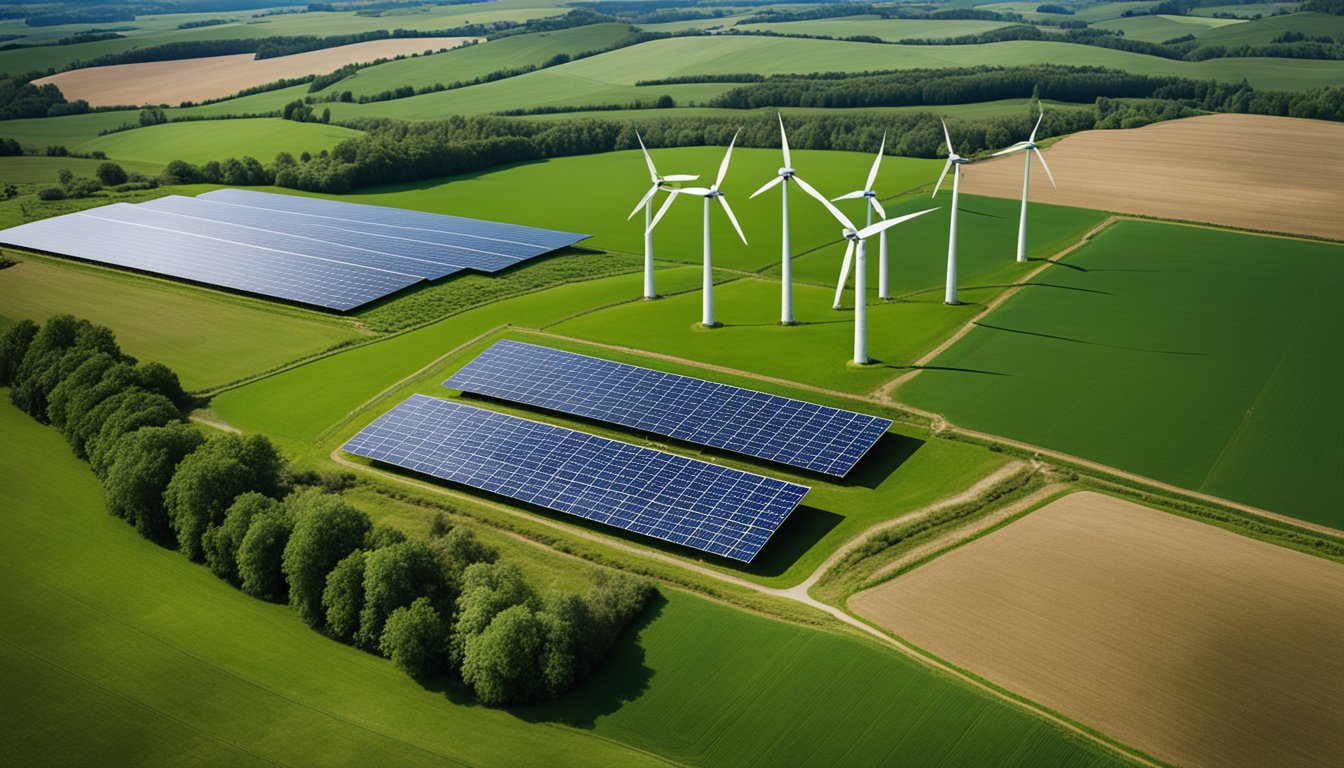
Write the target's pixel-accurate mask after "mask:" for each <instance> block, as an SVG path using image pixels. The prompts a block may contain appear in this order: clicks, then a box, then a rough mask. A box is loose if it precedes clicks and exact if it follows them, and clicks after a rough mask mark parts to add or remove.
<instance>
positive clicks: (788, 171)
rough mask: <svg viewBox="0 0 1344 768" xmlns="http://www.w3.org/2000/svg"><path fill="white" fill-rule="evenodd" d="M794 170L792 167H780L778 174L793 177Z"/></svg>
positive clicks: (788, 177)
mask: <svg viewBox="0 0 1344 768" xmlns="http://www.w3.org/2000/svg"><path fill="white" fill-rule="evenodd" d="M793 174H794V170H793V169H792V168H780V169H779V175H780V176H783V177H784V178H786V179H791V178H793Z"/></svg>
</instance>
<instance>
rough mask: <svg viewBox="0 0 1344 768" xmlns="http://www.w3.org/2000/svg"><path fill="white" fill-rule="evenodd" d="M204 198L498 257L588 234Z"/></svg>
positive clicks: (232, 196) (221, 194) (321, 203)
mask: <svg viewBox="0 0 1344 768" xmlns="http://www.w3.org/2000/svg"><path fill="white" fill-rule="evenodd" d="M201 199H203V200H209V201H211V202H217V203H228V204H230V205H241V206H250V207H254V208H267V209H270V210H275V211H286V212H288V213H293V214H302V215H305V216H313V217H320V218H325V219H328V220H332V221H339V222H343V223H342V224H340V225H339V226H341V227H343V228H349V227H353V226H354V225H356V224H358V225H359V226H358V227H356V228H358V229H365V226H367V225H373V226H376V227H390V228H394V229H399V230H401V231H402V232H403V233H404V234H405V236H407V237H418V236H420V235H419V234H415V233H424V232H438V233H441V234H445V235H451V236H453V237H454V241H453V242H454V243H456V244H458V245H469V246H471V247H473V248H480V249H483V250H487V251H491V252H494V253H499V254H503V255H506V256H512V257H514V258H515V259H518V260H522V259H529V258H532V257H533V256H538V255H540V254H542V253H546V252H548V251H553V250H555V249H557V248H563V247H565V246H568V245H573V244H574V243H577V242H579V241H580V240H584V239H586V238H587V237H588V235H581V234H578V233H574V232H560V231H557V230H552V229H538V228H536V227H525V226H521V225H518V224H504V223H501V222H496V221H482V220H480V219H467V218H463V217H461V216H448V215H445V214H439V213H424V212H422V211H408V210H404V209H400V208H385V207H383V206H378V205H361V204H359V203H347V202H344V201H339V200H326V199H323V198H317V197H302V196H298V195H278V194H273V193H268V192H253V191H251V190H244V189H220V190H216V191H214V192H207V193H205V194H203V195H201Z"/></svg>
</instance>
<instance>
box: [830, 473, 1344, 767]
mask: <svg viewBox="0 0 1344 768" xmlns="http://www.w3.org/2000/svg"><path fill="white" fill-rule="evenodd" d="M1341 595H1344V565H1340V564H1339V563H1334V562H1330V561H1327V560H1324V559H1321V558H1318V557H1313V556H1311V555H1307V554H1303V553H1299V552H1292V551H1289V550H1287V549H1283V548H1281V547H1276V546H1273V545H1270V544H1266V543H1263V542H1259V541H1255V540H1252V539H1249V538H1244V537H1241V536H1238V535H1236V534H1234V533H1230V532H1228V531H1223V530H1219V529H1218V528H1215V527H1213V526H1209V525H1204V524H1202V523H1199V522H1196V521H1193V520H1188V519H1185V518H1181V517H1177V516H1176V515H1172V514H1168V513H1165V512H1159V511H1157V510H1155V509H1150V508H1148V507H1143V506H1139V505H1137V504H1134V503H1131V502H1127V501H1122V500H1120V499H1116V498H1112V497H1110V496H1103V495H1100V494H1096V493H1075V494H1072V495H1070V496H1066V497H1064V498H1063V499H1060V500H1058V501H1055V502H1053V503H1051V504H1049V505H1047V506H1045V507H1044V508H1042V509H1040V510H1037V511H1036V512H1033V513H1031V514H1029V515H1027V516H1026V517H1025V518H1023V519H1021V520H1018V521H1016V522H1013V523H1011V524H1010V525H1008V526H1007V527H1005V528H1003V529H1001V530H999V531H996V532H994V533H992V534H990V535H989V536H986V537H984V538H981V539H978V540H976V541H973V542H971V543H970V544H968V545H966V546H964V547H961V548H959V549H956V550H953V551H952V552H950V553H948V554H946V555H943V556H941V557H939V558H938V559H936V560H934V561H932V562H931V563H929V564H927V565H924V566H921V567H920V568H917V569H915V570H914V571H911V572H910V573H907V574H905V575H904V576H900V577H898V578H896V579H894V580H892V581H890V582H887V583H886V584H883V585H881V586H878V587H876V588H874V589H871V590H869V591H867V592H861V593H859V594H858V595H855V596H854V597H853V598H851V599H850V605H851V606H852V607H853V609H854V610H855V611H857V612H858V613H860V614H861V615H863V616H865V617H867V618H869V619H870V620H872V621H874V622H876V623H877V624H880V625H881V626H883V627H885V628H887V629H889V630H890V631H892V632H893V633H895V634H897V635H899V636H901V637H903V638H905V639H907V640H909V641H910V642H912V643H915V644H916V645H918V646H920V647H922V648H924V649H927V650H929V651H930V652H932V653H934V654H936V655H938V656H939V657H941V658H944V659H947V660H948V661H950V662H951V663H953V664H956V665H958V666H960V667H963V668H966V669H968V670H970V671H972V672H974V673H976V674H978V675H981V676H983V677H984V678H985V679H988V680H990V681H992V682H995V683H998V684H1000V685H1003V686H1006V687H1008V688H1009V689H1011V690H1015V691H1021V692H1022V693H1023V694H1024V695H1026V696H1028V697H1030V698H1032V699H1033V700H1036V701H1039V702H1041V703H1043V704H1045V705H1046V706H1048V707H1051V708H1052V709H1054V710H1056V711H1059V712H1063V713H1064V714H1066V715H1069V716H1072V717H1074V718H1076V719H1077V720H1078V721H1080V722H1082V723H1084V724H1087V725H1090V726H1092V727H1094V728H1098V729H1100V730H1101V731H1103V732H1105V733H1109V734H1112V735H1114V736H1116V737H1118V738H1120V739H1121V740H1122V741H1125V742H1127V743H1130V744H1134V745H1135V746H1138V747H1139V748H1140V749H1143V750H1144V751H1145V752H1147V753H1148V754H1151V755H1154V756H1155V757H1158V758H1160V759H1162V760H1165V761H1168V762H1170V763H1173V764H1176V765H1189V766H1195V767H1199V766H1220V767H1221V766H1227V767H1228V768H1236V767H1239V766H1245V767H1246V768H1251V767H1252V766H1263V765H1301V766H1308V765H1319V766H1326V765H1332V764H1333V763H1334V762H1335V759H1336V758H1337V757H1338V756H1339V754H1340V753H1341V751H1344V729H1341V728H1340V725H1341V724H1342V723H1341V719H1340V718H1341V715H1342V713H1344V660H1341V659H1340V657H1339V654H1338V652H1337V650H1338V638H1339V637H1340V636H1341V635H1342V634H1344V601H1342V600H1341ZM949 606H955V610H949V609H948V608H949Z"/></svg>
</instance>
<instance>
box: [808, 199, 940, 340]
mask: <svg viewBox="0 0 1344 768" xmlns="http://www.w3.org/2000/svg"><path fill="white" fill-rule="evenodd" d="M798 181H799V184H798V186H799V187H801V188H802V190H803V191H804V192H806V193H808V194H809V195H811V196H812V197H815V198H816V199H817V200H818V201H819V202H820V203H821V204H822V205H824V206H826V210H828V211H830V212H831V215H832V216H834V217H835V220H836V221H838V222H840V226H841V227H842V228H843V229H842V230H841V235H842V236H843V237H844V238H845V239H846V240H848V241H849V245H847V246H845V262H846V263H848V262H849V261H850V259H851V258H853V260H854V364H855V365H867V364H868V301H867V298H868V294H867V291H868V284H867V283H868V280H867V273H868V258H867V255H868V248H867V240H868V238H870V237H872V236H873V235H877V234H881V233H883V232H886V231H887V230H888V229H891V228H892V227H894V226H896V225H897V224H901V223H903V222H907V221H909V220H911V219H914V218H917V217H920V216H923V215H924V214H926V213H932V212H934V211H936V210H938V209H937V208H929V209H927V210H923V211H919V212H918V213H910V214H906V215H905V216H899V217H897V218H894V219H886V220H884V221H879V222H878V223H876V224H870V225H868V226H866V227H864V228H863V229H859V228H858V227H857V226H855V225H854V222H852V221H850V220H849V217H848V216H846V215H845V214H843V213H841V212H840V209H839V208H836V207H835V204H834V203H832V202H831V201H830V200H827V199H826V196H825V195H823V194H821V193H820V192H818V191H817V190H815V189H813V188H812V186H811V185H809V184H807V183H805V182H803V181H802V180H801V179H799V180H798Z"/></svg>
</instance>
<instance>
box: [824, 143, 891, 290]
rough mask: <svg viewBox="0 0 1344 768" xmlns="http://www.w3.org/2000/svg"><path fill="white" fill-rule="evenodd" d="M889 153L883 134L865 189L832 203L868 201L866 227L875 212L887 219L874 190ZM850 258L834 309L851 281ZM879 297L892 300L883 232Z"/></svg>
mask: <svg viewBox="0 0 1344 768" xmlns="http://www.w3.org/2000/svg"><path fill="white" fill-rule="evenodd" d="M886 151H887V134H885V133H884V134H882V145H881V146H880V147H878V148H877V157H875V158H873V167H872V168H870V169H869V170H868V178H867V180H865V181H864V182H863V189H856V190H854V191H853V192H849V193H847V194H843V195H841V196H839V197H837V198H833V199H832V202H835V201H838V200H854V199H856V198H863V199H864V200H866V201H867V203H866V204H865V205H864V208H865V214H866V219H865V222H866V223H865V226H872V225H873V211H877V215H878V216H881V217H882V218H884V219H885V218H887V212H886V211H885V210H883V208H882V204H881V203H879V202H878V201H877V191H876V190H874V189H873V184H875V183H876V182H877V172H878V170H879V169H880V168H881V167H882V155H883V153H885V152H886ZM849 261H850V260H849V257H848V256H846V257H845V262H844V264H842V265H841V266H840V282H839V284H838V285H836V286H835V301H834V302H832V307H833V308H834V309H839V308H840V297H841V296H842V295H843V294H844V292H845V283H846V282H848V281H849ZM877 297H878V298H879V299H890V298H891V289H890V282H889V281H888V277H887V232H886V230H882V239H881V245H880V248H879V251H878V266H877Z"/></svg>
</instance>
